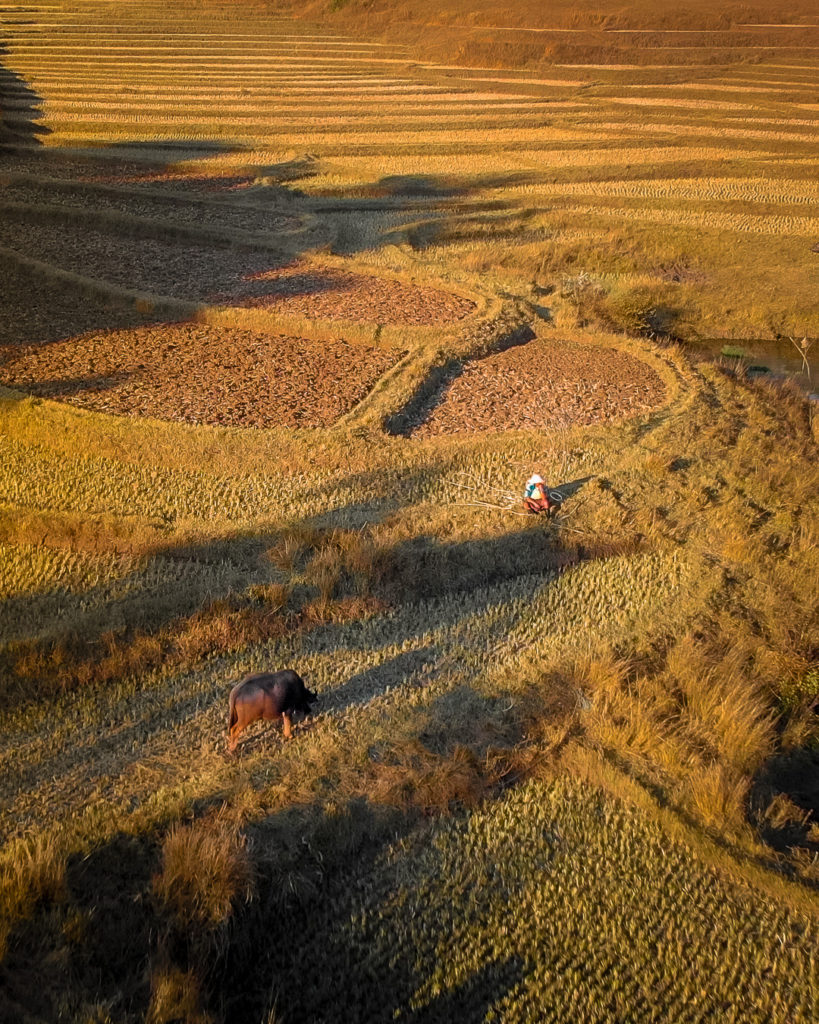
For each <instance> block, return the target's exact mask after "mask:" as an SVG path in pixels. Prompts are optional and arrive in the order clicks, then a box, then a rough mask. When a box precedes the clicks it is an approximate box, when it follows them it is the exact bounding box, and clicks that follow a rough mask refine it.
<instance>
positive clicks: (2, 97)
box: [0, 42, 50, 154]
mask: <svg viewBox="0 0 819 1024" xmlns="http://www.w3.org/2000/svg"><path fill="white" fill-rule="evenodd" d="M7 53H8V47H6V46H5V45H4V44H3V43H2V42H0V58H2V57H3V55H4V54H7ZM42 102H43V101H42V99H41V97H40V96H38V95H37V93H36V92H35V91H34V90H33V89H32V88H31V87H30V86H29V84H28V83H27V82H26V80H25V79H24V78H21V77H20V75H18V74H15V72H14V71H12V70H11V68H8V67H6V66H5V65H4V64H3V63H2V61H0V154H2V153H3V150H4V149H6V148H7V147H9V146H21V145H22V146H39V145H41V143H40V137H41V136H43V135H47V134H48V133H49V131H50V129H49V128H47V127H46V126H45V125H43V124H40V119H41V118H42V116H43V111H42V106H41V105H42Z"/></svg>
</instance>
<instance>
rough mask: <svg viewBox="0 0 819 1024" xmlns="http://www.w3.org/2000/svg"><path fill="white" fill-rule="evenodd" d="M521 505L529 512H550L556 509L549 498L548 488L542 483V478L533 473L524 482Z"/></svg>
mask: <svg viewBox="0 0 819 1024" xmlns="http://www.w3.org/2000/svg"><path fill="white" fill-rule="evenodd" d="M523 504H524V505H525V506H526V509H527V511H529V512H551V510H552V509H553V508H555V507H556V503H555V502H554V501H552V499H551V497H550V496H549V488H548V487H547V486H546V484H545V483H544V482H543V477H542V476H539V475H538V474H537V473H533V474H532V475H531V476H530V477H529V479H528V480H527V481H526V490H525V491H524V492H523Z"/></svg>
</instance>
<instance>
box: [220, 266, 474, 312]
mask: <svg viewBox="0 0 819 1024" xmlns="http://www.w3.org/2000/svg"><path fill="white" fill-rule="evenodd" d="M245 281H246V282H247V283H246V284H244V285H242V286H241V288H240V290H238V291H234V292H233V293H232V294H225V295H222V296H216V299H215V301H218V302H226V303H230V304H231V305H240V306H247V307H250V308H254V309H272V310H275V311H276V312H278V313H281V314H282V315H283V316H303V317H310V318H311V319H319V320H334V319H341V320H356V321H365V322H369V323H385V324H386V323H390V324H412V325H416V326H420V325H425V326H428V325H433V324H439V323H452V322H453V321H455V320H461V319H463V318H464V317H465V316H468V315H469V314H470V313H471V312H472V311H473V310H474V309H475V303H474V302H472V301H471V300H470V299H465V298H462V297H461V296H460V295H454V294H452V292H445V291H441V290H439V289H437V288H423V287H416V286H415V285H407V284H403V283H402V282H401V281H394V280H389V279H387V278H382V277H372V276H369V275H367V274H358V273H352V272H350V271H347V270H338V269H335V268H331V267H312V266H308V265H306V264H301V263H296V264H293V265H291V266H288V267H283V268H281V269H274V270H266V271H262V272H261V273H257V274H252V275H248V276H247V277H246V278H245Z"/></svg>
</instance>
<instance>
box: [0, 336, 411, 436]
mask: <svg viewBox="0 0 819 1024" xmlns="http://www.w3.org/2000/svg"><path fill="white" fill-rule="evenodd" d="M401 355H402V353H401V352H395V351H393V350H389V349H379V348H368V347H367V346H364V345H350V344H347V343H345V342H344V341H342V340H338V341H333V342H321V341H310V340H309V339H306V338H287V337H278V336H275V335H269V334H259V333H254V332H251V331H243V330H240V329H229V330H228V329H224V328H222V329H220V328H217V327H208V326H205V325H201V324H174V325H156V326H151V327H142V328H137V329H135V330H130V331H108V332H103V333H91V334H84V335H80V336H78V337H75V338H70V339H68V340H65V341H59V342H55V343H52V344H50V345H48V346H38V347H33V346H32V347H26V348H22V349H15V350H8V349H7V350H6V351H3V350H0V379H2V380H3V382H4V383H8V384H13V385H14V386H16V387H18V388H21V389H24V390H27V391H30V393H31V394H35V395H40V396H42V397H44V398H54V399H58V400H59V401H63V402H69V403H70V404H72V405H77V406H80V407H82V408H86V409H94V410H97V411H99V412H106V413H112V414H116V415H125V416H152V417H155V418H157V419H162V420H174V421H178V422H187V423H210V424H214V425H219V426H235V427H283V426H285V427H327V426H330V425H332V424H333V423H334V422H335V421H336V420H337V419H338V418H339V416H342V415H343V414H344V413H346V412H349V410H350V409H351V408H352V407H353V406H354V405H355V404H356V403H357V402H358V401H360V400H361V399H362V398H363V397H364V395H366V394H367V392H368V391H369V390H370V389H371V388H372V386H373V385H374V384H375V382H376V381H377V380H378V378H379V377H380V376H381V375H382V374H383V373H384V372H385V371H386V370H388V369H389V368H390V367H391V366H393V365H394V364H395V363H396V362H397V361H398V359H400V357H401Z"/></svg>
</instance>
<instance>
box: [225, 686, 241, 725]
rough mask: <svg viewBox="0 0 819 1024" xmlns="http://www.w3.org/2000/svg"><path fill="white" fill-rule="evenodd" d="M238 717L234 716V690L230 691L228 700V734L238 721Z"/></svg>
mask: <svg viewBox="0 0 819 1024" xmlns="http://www.w3.org/2000/svg"><path fill="white" fill-rule="evenodd" d="M238 717H239V716H238V715H237V714H236V690H235V689H234V690H231V691H230V697H229V698H228V732H230V730H231V729H232V728H233V726H234V725H235V724H236V722H237V721H238Z"/></svg>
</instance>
